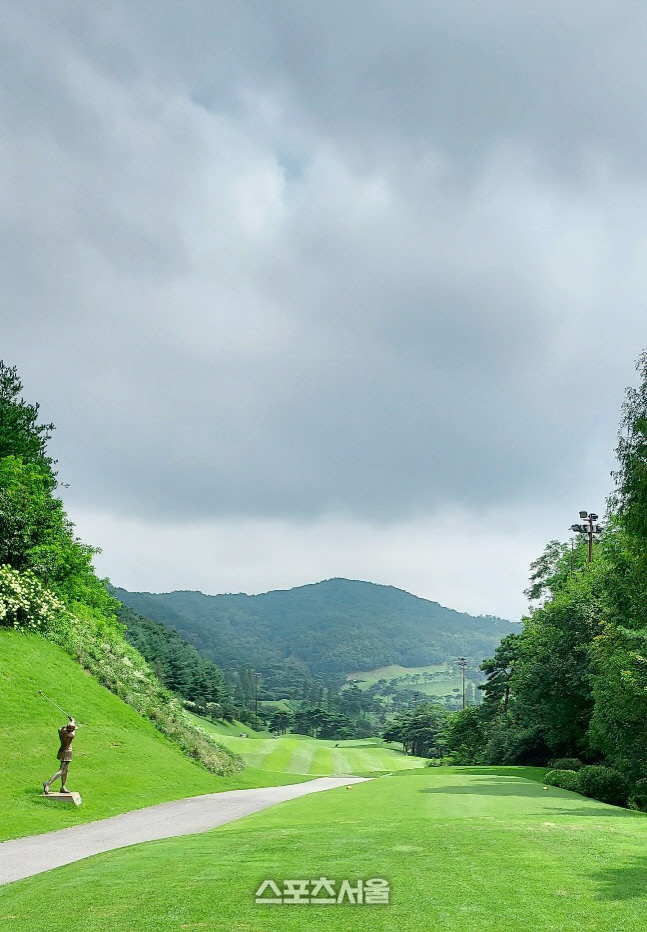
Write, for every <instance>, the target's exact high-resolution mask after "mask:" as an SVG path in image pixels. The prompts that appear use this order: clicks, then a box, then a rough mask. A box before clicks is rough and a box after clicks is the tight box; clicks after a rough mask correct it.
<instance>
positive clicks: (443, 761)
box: [425, 756, 456, 767]
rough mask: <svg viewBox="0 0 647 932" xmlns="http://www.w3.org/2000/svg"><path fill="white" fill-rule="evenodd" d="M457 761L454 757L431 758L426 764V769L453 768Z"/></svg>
mask: <svg viewBox="0 0 647 932" xmlns="http://www.w3.org/2000/svg"><path fill="white" fill-rule="evenodd" d="M455 763H456V761H455V760H454V758H453V757H451V756H450V757H431V758H430V759H429V760H428V761H426V763H425V767H451V766H452V764H455Z"/></svg>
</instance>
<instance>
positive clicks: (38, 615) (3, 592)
mask: <svg viewBox="0 0 647 932" xmlns="http://www.w3.org/2000/svg"><path fill="white" fill-rule="evenodd" d="M63 614H64V606H63V603H62V602H60V601H59V600H58V599H57V598H56V596H55V595H54V594H53V593H52V592H50V591H49V590H48V589H46V588H45V586H43V584H42V583H41V582H40V580H39V579H37V577H36V576H34V574H33V573H31V572H30V571H29V570H27V571H26V572H24V573H20V572H18V570H15V569H13V567H11V566H6V565H5V566H0V626H3V627H6V628H28V629H32V630H34V631H44V630H46V629H47V628H49V627H50V626H52V625H54V624H55V623H56V621H57V620H58V619H60V618H62V616H63Z"/></svg>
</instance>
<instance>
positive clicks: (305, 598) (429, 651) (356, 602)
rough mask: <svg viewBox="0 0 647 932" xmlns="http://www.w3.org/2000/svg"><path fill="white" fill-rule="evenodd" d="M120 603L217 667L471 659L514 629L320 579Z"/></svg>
mask: <svg viewBox="0 0 647 932" xmlns="http://www.w3.org/2000/svg"><path fill="white" fill-rule="evenodd" d="M116 594H117V596H118V598H119V599H121V601H122V602H124V603H125V604H126V605H128V606H130V607H131V608H132V609H133V610H134V611H136V612H138V613H140V614H142V615H145V616H146V617H148V618H152V619H155V620H156V621H160V622H163V623H164V624H167V625H170V626H171V627H173V628H175V629H176V630H177V631H180V632H181V633H182V634H183V635H184V636H185V637H186V638H187V639H188V640H189V641H191V643H192V644H194V645H195V647H196V648H197V649H198V650H200V651H201V653H203V654H205V656H207V657H209V658H211V659H212V660H214V661H215V662H216V663H218V664H219V665H220V666H221V667H224V668H227V667H231V666H235V665H236V664H239V663H241V662H244V663H247V664H251V665H253V666H254V667H256V668H257V669H260V670H265V669H267V668H268V667H270V666H271V665H272V664H276V663H285V662H289V663H294V664H296V665H297V666H299V667H300V668H301V669H302V670H303V671H305V672H307V673H310V674H320V673H321V674H331V673H347V672H351V671H354V670H370V669H373V668H376V667H381V666H385V665H388V664H401V665H402V666H405V667H412V666H418V665H422V664H429V663H438V662H442V661H444V660H446V659H448V658H453V657H456V656H458V655H461V654H462V655H464V656H466V657H469V658H478V659H479V661H480V660H481V659H482V658H483V657H485V656H488V655H489V654H491V653H492V652H493V650H494V649H495V648H496V646H497V645H498V643H499V642H500V640H501V638H502V637H505V636H506V635H508V634H510V633H511V632H514V631H517V630H518V629H519V625H515V624H514V623H512V622H509V621H504V620H503V619H501V618H494V617H491V616H480V617H474V616H472V615H467V614H464V613H461V612H456V611H453V610H452V609H448V608H444V607H443V606H442V605H439V604H438V603H437V602H430V601H427V600H426V599H420V598H417V597H416V596H414V595H411V594H410V593H408V592H404V591H403V590H401V589H395V588H393V587H392V586H379V585H375V584H374V583H367V582H360V581H356V580H349V579H329V580H326V581H325V582H320V583H315V584H313V585H309V586H300V587H298V588H296V589H289V590H286V591H276V592H267V593H264V594H262V595H253V596H249V595H244V594H238V595H216V596H210V595H204V594H203V593H201V592H169V593H163V594H152V593H149V592H128V591H126V590H124V589H117V590H116Z"/></svg>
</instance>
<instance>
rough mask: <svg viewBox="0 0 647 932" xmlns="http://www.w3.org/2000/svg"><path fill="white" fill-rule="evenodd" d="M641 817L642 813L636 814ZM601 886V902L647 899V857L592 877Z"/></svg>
mask: <svg viewBox="0 0 647 932" xmlns="http://www.w3.org/2000/svg"><path fill="white" fill-rule="evenodd" d="M634 814H635V815H640V814H641V813H639V812H637V813H634ZM591 876H592V878H593V880H594V881H595V882H596V883H599V884H600V888H599V890H598V892H597V899H599V900H630V899H633V898H634V897H647V857H636V858H634V860H633V862H632V863H629V864H626V865H624V866H623V867H607V868H605V869H604V870H601V871H597V872H596V873H595V874H592V875H591Z"/></svg>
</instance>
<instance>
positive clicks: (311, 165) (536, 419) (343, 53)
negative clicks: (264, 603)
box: [0, 0, 647, 585]
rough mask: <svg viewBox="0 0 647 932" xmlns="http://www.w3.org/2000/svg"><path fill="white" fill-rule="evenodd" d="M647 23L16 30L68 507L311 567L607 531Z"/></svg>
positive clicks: (304, 11) (219, 23) (244, 21)
mask: <svg viewBox="0 0 647 932" xmlns="http://www.w3.org/2000/svg"><path fill="white" fill-rule="evenodd" d="M646 16H647V13H645V12H644V11H641V10H638V9H637V8H636V7H635V5H634V4H623V3H621V4H620V7H619V6H618V5H617V4H615V5H613V7H612V6H611V5H610V4H609V3H606V2H601V0H599V2H597V3H594V4H587V5H586V7H584V5H582V4H579V3H575V4H571V5H570V6H567V7H564V5H563V4H562V5H559V4H557V3H549V4H548V5H544V6H542V7H536V6H534V7H533V6H531V5H529V4H521V5H519V4H516V3H515V4H513V3H510V2H504V0H500V2H497V3H494V4H490V5H488V7H487V9H486V8H485V7H482V6H479V5H478V4H473V3H457V4H452V5H450V6H448V7H443V8H442V9H441V8H438V7H435V6H430V5H429V4H423V3H410V4H408V5H406V6H405V7H402V6H400V7H396V6H394V5H393V4H387V3H383V2H378V3H370V4H369V3H367V2H360V0H355V2H344V3H340V2H339V3H329V4H326V5H314V4H310V5H307V6H304V5H303V4H298V3H295V2H277V3H273V4H266V3H261V2H252V3H249V4H235V5H233V6H232V5H231V4H225V3H220V2H213V0H210V2H208V3H207V2H197V0H194V2H190V3H187V4H183V5H182V6H178V5H177V4H175V3H168V2H163V0H162V2H160V0H156V2H155V3H152V2H146V0H142V2H139V3H137V4H126V3H119V2H117V3H114V4H110V5H109V6H107V7H106V6H99V5H94V4H91V5H89V6H86V7H80V6H79V5H78V4H72V3H67V4H66V3H62V4H57V5H56V6H52V5H51V4H46V3H44V2H32V3H27V4H17V3H16V4H13V5H11V4H9V5H8V7H7V17H6V28H5V30H4V38H3V40H2V42H3V48H2V49H1V50H0V51H1V52H2V54H1V55H0V61H1V62H2V65H1V66H0V67H1V68H2V75H3V80H2V90H1V91H0V114H1V116H2V119H3V125H4V127H5V133H4V137H5V139H4V147H3V149H2V152H0V177H2V178H3V179H4V182H3V189H2V191H1V194H0V197H1V200H0V204H1V208H2V209H1V218H2V219H1V226H0V241H1V242H0V245H1V246H2V249H0V273H1V274H2V276H3V281H4V282H5V294H6V304H5V312H4V317H5V320H4V321H3V345H2V354H3V355H4V356H5V358H6V359H7V360H8V361H11V362H16V363H17V364H18V366H19V369H20V371H21V373H22V375H23V378H24V381H25V383H26V391H27V394H28V396H29V397H30V398H35V399H40V401H41V402H42V408H43V415H44V417H45V419H46V420H49V419H52V420H54V421H55V423H56V424H57V425H58V431H57V433H56V435H55V438H54V441H53V445H54V450H55V452H56V454H57V455H58V457H59V460H60V473H61V477H62V478H63V479H64V480H65V481H67V482H69V484H70V488H69V490H68V491H67V492H66V493H65V494H66V499H67V501H69V503H70V506H71V507H72V508H73V509H76V510H77V511H78V512H79V513H90V512H92V513H99V512H100V513H101V514H105V515H112V516H113V517H114V520H118V521H122V522H126V519H127V520H128V521H135V522H141V523H142V524H141V526H142V527H144V526H145V527H148V528H150V529H152V528H154V527H155V526H157V523H159V522H161V523H163V524H164V526H167V527H169V528H170V527H174V526H176V525H177V526H182V527H193V526H195V523H196V522H199V521H211V522H213V525H214V527H221V526H223V527H224V526H226V527H228V528H229V527H231V526H232V522H233V523H236V522H241V524H240V527H247V526H248V522H261V524H262V525H263V526H265V523H267V522H269V523H270V524H271V525H272V526H273V527H279V526H282V527H283V529H284V533H286V534H288V528H291V529H292V530H291V531H290V532H289V533H290V534H292V535H293V541H294V542H296V543H295V545H294V547H293V551H294V552H296V551H297V550H298V547H299V546H300V545H301V542H302V538H301V536H300V534H301V532H300V530H299V528H300V527H302V526H303V523H304V522H305V523H306V524H308V525H309V526H312V527H317V526H319V523H320V522H324V523H325V522H326V521H327V520H329V519H330V516H335V520H340V521H348V522H351V523H353V522H354V523H356V524H357V526H358V527H370V528H376V527H378V526H382V525H383V526H384V527H387V526H388V527H394V526H398V527H401V528H407V527H408V526H409V522H411V521H417V520H420V521H423V522H424V521H426V520H431V519H432V518H433V516H438V515H441V514H445V513H446V512H447V510H448V509H449V510H453V511H455V512H456V513H459V512H465V513H477V512H484V511H487V510H489V511H493V512H496V513H497V514H499V513H502V512H503V511H507V510H509V509H516V510H517V513H518V514H519V515H527V514H528V515H529V514H537V513H538V512H540V511H545V510H547V509H552V508H554V507H556V508H561V509H566V508H567V507H568V508H570V507H572V505H573V502H575V501H576V499H579V500H578V501H577V502H576V505H577V508H579V507H580V501H581V500H582V498H583V497H587V496H588V497H589V498H590V499H595V500H596V501H595V502H594V503H593V504H594V506H595V507H597V508H598V509H600V508H601V500H602V498H603V497H604V495H605V494H606V493H607V492H608V490H609V479H608V471H609V469H610V467H611V449H612V447H613V444H614V437H615V428H616V423H617V419H618V412H619V406H620V402H621V400H622V391H623V388H624V385H625V384H626V383H627V382H628V381H629V380H630V379H631V377H632V360H633V358H635V356H637V354H638V352H639V350H640V349H641V347H642V345H643V343H644V342H645V317H644V310H643V306H644V299H645V295H646V291H647V281H646V278H645V272H644V268H645V253H646V248H647V247H646V243H647V239H646V238H645V230H644V220H643V218H644V216H645V214H646V213H647V189H646V178H645V165H647V161H646V160H645V146H646V138H645V129H644V120H643V119H642V100H641V97H640V88H641V87H642V86H643V85H644V80H645V77H646V75H645V70H646V69H647V65H645V61H644V55H643V50H642V48H641V47H640V37H641V35H642V34H644V25H645V23H644V19H645V17H646ZM585 504H586V503H585ZM551 513H552V512H551ZM567 523H568V522H567ZM153 533H154V532H153V530H151V534H153ZM403 533H404V532H403ZM405 536H406V535H405ZM551 536H552V535H551ZM277 539H278V538H277ZM536 540H537V544H539V542H540V539H539V538H536ZM99 542H100V541H99ZM464 545H465V547H469V546H470V544H469V539H468V538H466V539H465V542H464ZM535 549H537V547H536V548H535ZM393 552H395V550H394V551H393ZM381 559H382V558H381V557H378V556H377V555H376V556H375V560H376V566H378V565H382V564H381V563H380V560H381ZM393 559H394V560H397V558H396V557H395V556H394V557H393ZM339 572H340V573H342V570H341V568H340V569H339ZM250 573H251V570H250ZM113 575H114V574H113ZM252 575H253V574H252ZM342 575H346V574H344V573H342ZM369 575H370V574H369ZM117 581H120V580H117ZM269 584H270V583H269V577H268V585H269Z"/></svg>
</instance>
